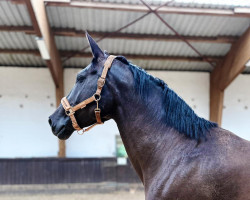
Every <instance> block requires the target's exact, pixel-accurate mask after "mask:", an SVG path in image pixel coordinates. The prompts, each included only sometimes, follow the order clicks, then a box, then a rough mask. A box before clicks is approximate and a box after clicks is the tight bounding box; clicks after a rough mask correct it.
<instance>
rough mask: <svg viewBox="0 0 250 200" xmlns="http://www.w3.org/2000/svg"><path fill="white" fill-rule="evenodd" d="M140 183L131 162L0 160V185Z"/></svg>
mask: <svg viewBox="0 0 250 200" xmlns="http://www.w3.org/2000/svg"><path fill="white" fill-rule="evenodd" d="M106 181H108V182H125V183H136V182H140V180H139V178H138V177H137V175H136V173H135V171H134V169H133V167H132V166H131V164H130V162H128V164H127V165H125V166H118V165H117V164H116V158H77V159H74V158H31V159H0V184H47V183H97V182H106Z"/></svg>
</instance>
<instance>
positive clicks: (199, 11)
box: [47, 0, 250, 17]
mask: <svg viewBox="0 0 250 200" xmlns="http://www.w3.org/2000/svg"><path fill="white" fill-rule="evenodd" d="M47 5H48V6H66V7H78V8H92V9H102V10H119V11H134V12H148V9H147V8H145V7H144V6H143V5H137V4H121V3H102V2H86V1H85V2H83V1H77V0H71V1H70V2H65V1H58V0H56V1H53V0H47ZM156 7H157V6H151V8H152V9H155V8H156ZM158 13H162V14H184V15H212V16H234V17H249V16H250V13H248V12H246V13H245V12H236V11H235V10H229V9H227V10H226V9H212V8H206V9H205V8H184V7H170V6H167V7H162V8H161V9H159V10H158Z"/></svg>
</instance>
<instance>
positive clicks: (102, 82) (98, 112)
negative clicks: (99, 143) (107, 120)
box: [61, 55, 116, 135]
mask: <svg viewBox="0 0 250 200" xmlns="http://www.w3.org/2000/svg"><path fill="white" fill-rule="evenodd" d="M115 58H116V56H113V55H110V56H109V57H108V58H107V60H106V61H105V63H104V68H103V71H102V75H101V77H100V78H99V79H98V81H97V89H96V92H95V94H93V96H91V97H89V98H88V99H86V100H84V101H82V102H81V103H79V104H77V105H75V106H73V107H72V106H71V105H70V104H69V101H68V99H67V98H66V97H63V98H62V100H61V103H62V106H63V108H64V110H65V114H66V115H68V116H69V117H70V119H71V121H72V125H73V127H74V129H76V130H77V132H78V134H80V135H82V134H83V133H84V132H86V131H89V130H90V129H92V128H93V127H94V126H96V125H98V124H103V122H102V120H101V109H100V108H99V105H98V102H99V101H100V100H101V92H102V88H103V86H104V85H105V79H106V76H107V73H108V70H109V68H110V67H111V65H112V62H113V60H114V59H115ZM93 101H95V102H96V108H95V110H94V112H95V118H96V123H95V124H93V125H91V126H89V127H88V128H86V129H84V128H81V127H80V126H79V125H78V123H77V121H76V118H75V115H74V114H75V112H76V111H77V110H79V109H83V108H85V107H86V106H87V105H88V104H90V103H92V102H93Z"/></svg>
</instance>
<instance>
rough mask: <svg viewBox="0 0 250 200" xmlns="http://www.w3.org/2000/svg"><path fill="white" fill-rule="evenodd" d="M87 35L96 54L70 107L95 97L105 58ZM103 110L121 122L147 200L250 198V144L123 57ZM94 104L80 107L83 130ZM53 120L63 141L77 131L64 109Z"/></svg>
mask: <svg viewBox="0 0 250 200" xmlns="http://www.w3.org/2000/svg"><path fill="white" fill-rule="evenodd" d="M88 39H89V42H90V45H91V47H92V51H93V55H94V56H95V57H94V59H93V61H92V63H91V64H90V65H89V66H88V67H87V68H86V69H85V70H83V71H81V72H80V73H79V74H78V76H77V82H76V84H75V86H74V88H73V89H72V91H71V92H70V94H69V95H68V99H69V102H70V103H71V105H76V104H77V103H79V102H81V101H82V100H84V99H86V98H88V97H90V96H91V95H93V93H94V92H95V89H96V82H97V79H98V77H99V76H100V74H101V71H102V69H103V64H104V62H105V58H107V56H108V55H107V54H106V53H102V51H101V50H100V49H99V47H98V46H97V45H96V44H95V42H94V41H93V40H92V39H91V37H88ZM95 51H96V52H95ZM100 107H101V109H102V113H101V115H102V120H103V121H106V120H109V119H111V118H112V119H114V120H115V121H116V123H117V126H118V128H119V131H120V134H121V137H122V140H123V142H124V145H125V148H126V150H127V153H128V155H129V158H130V160H131V162H132V164H133V166H134V168H135V170H136V172H137V174H138V175H139V177H140V179H141V181H142V182H143V184H144V186H145V195H146V199H147V200H157V199H159V200H160V199H161V200H162V199H167V200H177V199H179V200H191V199H192V200H193V199H194V200H229V199H230V200H250V154H249V152H250V142H248V141H245V140H243V139H241V138H239V137H237V136H236V135H234V134H233V133H230V132H229V131H226V130H224V129H222V128H220V127H217V126H216V125H215V124H214V123H211V122H209V121H207V120H204V119H202V118H199V117H198V116H197V115H196V114H195V113H194V112H193V110H192V109H191V108H190V107H189V106H187V105H186V104H185V103H184V101H183V100H182V99H181V98H180V97H178V96H177V95H176V94H175V93H174V92H173V91H172V90H171V89H169V88H168V86H167V85H166V84H165V83H164V82H163V81H161V80H159V79H155V78H153V77H152V76H149V75H147V74H145V72H144V71H142V70H140V69H138V68H136V67H134V66H133V65H131V64H129V63H128V62H127V61H126V59H125V58H123V57H118V58H117V59H116V60H115V61H114V62H113V64H112V67H111V69H110V70H109V72H108V75H107V79H106V84H105V86H104V88H103V91H102V99H101V101H100ZM94 108H95V105H94V104H90V105H88V106H87V107H86V108H84V109H82V110H79V111H77V112H76V118H77V120H78V123H79V125H80V126H81V127H86V126H89V125H91V124H92V123H94V122H95V116H94V114H93V113H94V112H93V110H94ZM49 122H50V124H51V127H52V131H53V133H54V134H55V135H57V136H58V137H59V138H60V139H67V138H68V137H69V136H70V135H71V134H72V133H73V131H74V130H73V127H72V125H71V121H70V119H69V117H68V116H66V115H65V114H64V110H63V108H62V106H59V108H58V109H57V110H56V112H55V113H54V114H53V115H51V116H50V119H49ZM179 133H183V134H179ZM206 133H207V134H206ZM205 134H206V140H200V139H202V138H203V136H205ZM187 136H188V137H187ZM190 138H195V139H196V140H195V139H194V140H192V139H190ZM197 139H198V141H197Z"/></svg>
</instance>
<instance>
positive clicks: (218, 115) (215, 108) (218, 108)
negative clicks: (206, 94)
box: [210, 81, 224, 126]
mask: <svg viewBox="0 0 250 200" xmlns="http://www.w3.org/2000/svg"><path fill="white" fill-rule="evenodd" d="M223 100H224V91H223V90H221V89H219V88H218V87H217V86H216V83H213V82H212V81H210V120H211V121H213V122H216V123H218V125H220V126H221V122H222V111H223Z"/></svg>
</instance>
